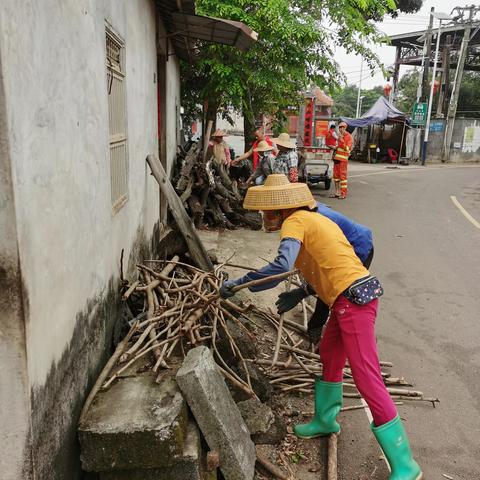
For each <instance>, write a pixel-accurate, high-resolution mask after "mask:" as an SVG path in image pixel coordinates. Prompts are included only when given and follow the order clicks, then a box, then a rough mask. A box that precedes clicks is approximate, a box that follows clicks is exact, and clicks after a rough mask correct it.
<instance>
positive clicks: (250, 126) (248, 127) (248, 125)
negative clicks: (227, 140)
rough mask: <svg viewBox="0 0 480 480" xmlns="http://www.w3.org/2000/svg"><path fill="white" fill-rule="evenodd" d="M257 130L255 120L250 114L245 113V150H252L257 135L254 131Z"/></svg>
mask: <svg viewBox="0 0 480 480" xmlns="http://www.w3.org/2000/svg"><path fill="white" fill-rule="evenodd" d="M254 131H255V122H252V121H251V119H250V117H249V115H248V114H246V113H245V112H244V113H243V136H244V138H245V147H244V152H247V151H248V150H250V148H251V146H252V143H253V141H254V140H255V137H254V135H253V132H254Z"/></svg>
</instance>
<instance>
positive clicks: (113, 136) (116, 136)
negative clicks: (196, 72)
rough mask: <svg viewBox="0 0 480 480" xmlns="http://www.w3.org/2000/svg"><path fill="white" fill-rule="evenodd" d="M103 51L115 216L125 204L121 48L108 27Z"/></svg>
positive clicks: (115, 36)
mask: <svg viewBox="0 0 480 480" xmlns="http://www.w3.org/2000/svg"><path fill="white" fill-rule="evenodd" d="M106 51H107V58H106V60H107V93H108V125H109V137H110V188H111V200H112V209H113V212H114V213H116V212H118V210H120V208H121V207H122V206H123V205H124V204H125V203H126V201H127V200H128V149H127V111H126V93H125V45H124V43H123V41H122V40H121V39H120V38H119V37H118V36H117V35H116V34H115V33H114V32H113V31H112V30H111V29H110V28H109V27H108V26H107V27H106Z"/></svg>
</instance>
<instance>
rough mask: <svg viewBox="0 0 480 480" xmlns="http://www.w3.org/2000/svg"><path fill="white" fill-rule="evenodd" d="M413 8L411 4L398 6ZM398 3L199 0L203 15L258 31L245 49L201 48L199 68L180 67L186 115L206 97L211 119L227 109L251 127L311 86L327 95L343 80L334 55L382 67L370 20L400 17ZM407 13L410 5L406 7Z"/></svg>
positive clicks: (377, 38) (378, 39)
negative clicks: (341, 52) (350, 55)
mask: <svg viewBox="0 0 480 480" xmlns="http://www.w3.org/2000/svg"><path fill="white" fill-rule="evenodd" d="M397 3H400V4H408V5H410V4H411V3H412V2H411V1H401V2H397ZM397 3H396V2H395V1H394V0H293V1H290V0H256V1H252V0H223V1H220V0H198V1H197V2H196V7H197V12H198V13H199V14H202V15H207V16H213V17H220V18H227V19H231V20H237V21H241V22H244V23H245V24H246V25H248V26H249V27H250V28H252V29H253V30H255V31H256V32H257V33H258V41H257V42H255V43H254V44H253V46H252V47H251V48H250V50H249V51H248V52H245V53H242V52H239V51H238V50H236V49H234V48H231V47H227V46H223V45H216V44H204V45H202V46H201V48H200V49H199V58H198V61H197V62H196V63H195V64H194V65H188V64H182V80H183V85H182V86H183V88H182V91H183V93H184V98H183V105H184V107H185V108H186V113H187V120H188V115H190V116H194V115H197V114H198V111H196V108H197V106H198V104H202V103H203V102H202V101H201V100H207V101H208V105H209V110H210V116H211V118H213V116H214V113H215V112H216V111H217V110H220V111H221V112H224V113H226V109H227V107H232V106H233V107H234V108H235V109H237V110H241V111H242V112H243V114H244V116H245V117H246V118H247V119H249V121H250V122H253V120H254V119H255V118H257V117H258V115H259V114H261V113H266V114H270V115H271V114H275V113H277V112H280V111H282V109H283V108H284V107H286V106H288V105H291V104H297V103H298V95H299V92H301V91H302V90H304V89H305V88H306V87H307V86H308V85H309V84H312V83H313V84H316V85H318V86H320V87H321V88H324V89H326V90H327V91H332V90H333V89H334V88H336V87H338V86H339V85H340V84H341V83H342V82H343V81H344V77H343V76H342V74H341V67H340V65H339V64H338V63H337V62H336V60H335V50H336V48H337V47H340V46H341V47H343V48H344V49H345V50H346V51H347V52H348V53H355V54H358V55H362V56H363V58H364V59H365V61H366V62H367V63H368V64H369V65H370V67H371V68H374V67H376V66H378V65H379V64H380V62H379V59H378V58H377V57H376V55H375V54H374V53H373V52H372V51H371V50H370V49H369V48H368V45H371V44H373V43H378V42H381V41H382V40H383V39H384V36H383V34H381V33H380V32H379V31H378V30H377V28H376V27H375V25H374V23H373V22H371V21H370V19H372V18H381V17H383V16H384V15H388V14H395V13H396V12H397V9H398V6H397ZM408 8H410V7H408Z"/></svg>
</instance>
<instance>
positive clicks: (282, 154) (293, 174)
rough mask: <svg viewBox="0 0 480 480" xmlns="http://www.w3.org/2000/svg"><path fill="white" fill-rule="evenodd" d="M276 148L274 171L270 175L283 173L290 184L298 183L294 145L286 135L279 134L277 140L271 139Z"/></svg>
mask: <svg viewBox="0 0 480 480" xmlns="http://www.w3.org/2000/svg"><path fill="white" fill-rule="evenodd" d="M272 140H273V141H274V142H275V145H276V146H277V148H278V155H277V158H276V162H275V163H276V165H277V166H276V170H277V171H275V172H272V173H284V174H285V175H286V176H287V177H288V179H289V180H290V183H295V182H298V156H297V152H296V151H295V145H294V144H293V142H292V141H291V140H290V135H289V134H288V133H281V134H280V135H279V136H278V137H277V138H273V139H272Z"/></svg>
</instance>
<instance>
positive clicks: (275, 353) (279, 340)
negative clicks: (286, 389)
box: [272, 277, 292, 368]
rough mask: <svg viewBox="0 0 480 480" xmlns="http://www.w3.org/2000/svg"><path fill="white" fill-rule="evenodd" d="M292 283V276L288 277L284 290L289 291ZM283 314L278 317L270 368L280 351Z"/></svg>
mask: <svg viewBox="0 0 480 480" xmlns="http://www.w3.org/2000/svg"><path fill="white" fill-rule="evenodd" d="M291 284H292V277H290V278H289V279H288V283H287V288H286V289H285V290H286V292H289V291H290V285H291ZM283 316H284V314H283V313H282V314H281V315H280V318H279V319H278V334H277V342H276V343H275V350H274V351H273V360H272V368H274V367H275V364H276V363H277V360H278V354H279V352H280V344H281V343H282V331H283Z"/></svg>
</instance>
